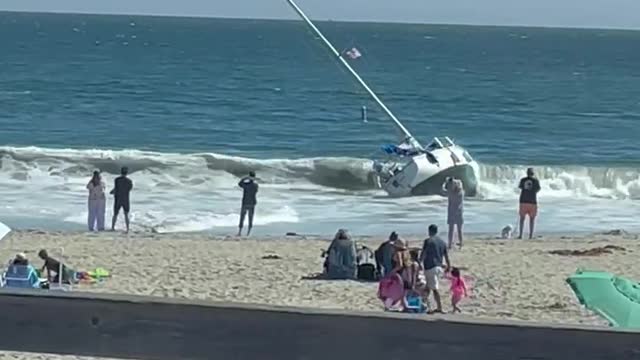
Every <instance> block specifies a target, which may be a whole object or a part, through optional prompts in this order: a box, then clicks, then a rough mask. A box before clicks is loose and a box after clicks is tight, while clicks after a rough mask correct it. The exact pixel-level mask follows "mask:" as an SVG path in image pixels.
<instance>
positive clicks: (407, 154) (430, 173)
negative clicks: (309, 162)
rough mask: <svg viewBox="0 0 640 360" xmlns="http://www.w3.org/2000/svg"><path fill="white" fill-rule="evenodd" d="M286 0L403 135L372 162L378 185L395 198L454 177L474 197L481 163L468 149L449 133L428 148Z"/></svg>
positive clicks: (438, 188) (434, 188)
mask: <svg viewBox="0 0 640 360" xmlns="http://www.w3.org/2000/svg"><path fill="white" fill-rule="evenodd" d="M286 1H287V2H288V3H289V5H290V6H291V8H293V10H294V11H295V12H296V13H297V14H298V15H299V16H300V18H302V20H303V21H304V22H305V23H306V24H307V26H308V27H309V28H310V29H311V31H313V32H314V33H315V34H316V36H317V37H318V38H320V40H322V43H323V44H324V45H325V46H326V47H327V48H328V49H329V50H330V51H331V52H332V53H333V55H335V57H336V59H337V60H338V62H339V63H340V64H341V65H342V66H343V67H344V68H345V69H346V70H347V72H348V73H349V74H351V76H353V78H354V79H355V80H356V82H357V83H358V84H359V85H360V86H361V87H362V88H363V89H364V90H365V91H366V92H367V93H368V94H369V96H370V97H371V98H372V99H373V101H374V102H375V103H376V104H377V105H378V106H379V107H380V109H382V111H383V112H384V113H385V114H386V115H387V117H388V118H389V119H390V120H391V121H392V122H393V123H394V125H395V126H396V128H397V129H398V130H399V131H400V132H401V133H402V134H403V138H402V140H401V141H400V142H399V143H398V144H389V145H385V146H383V147H382V150H383V151H384V153H385V154H386V158H385V159H384V160H374V161H373V163H372V167H373V171H374V173H375V174H376V178H377V182H378V185H379V187H380V188H382V189H384V191H386V192H387V193H388V194H389V195H390V196H393V197H403V196H418V195H441V194H442V193H443V184H444V183H445V182H446V181H447V179H449V178H455V179H458V180H461V181H462V184H463V187H464V190H465V192H466V194H467V195H468V196H475V194H476V192H477V187H478V181H477V177H476V173H477V169H478V164H477V163H476V161H475V160H474V159H473V158H472V157H471V155H470V154H469V152H467V150H465V149H464V148H463V147H462V146H460V145H457V144H455V143H454V142H453V140H451V139H450V138H449V137H448V136H444V137H442V138H438V137H435V138H433V139H432V140H431V142H430V143H429V144H428V145H427V146H426V147H425V146H422V144H421V143H420V142H419V141H418V140H417V139H416V138H415V137H414V136H413V135H412V134H411V133H410V132H409V130H408V129H407V128H406V127H405V126H404V125H403V124H402V123H401V122H400V120H398V118H397V117H396V116H395V115H394V114H393V113H392V112H391V110H389V108H388V107H387V106H386V105H385V104H384V103H383V102H382V100H380V98H379V97H378V95H376V93H375V92H373V90H371V88H370V87H369V86H368V85H367V84H366V83H365V81H364V80H363V79H362V78H361V77H360V75H359V74H358V73H357V72H356V71H355V70H354V69H353V68H352V67H351V65H349V62H348V61H347V60H346V59H345V58H344V57H343V54H342V53H340V52H338V51H337V50H336V48H335V47H334V46H333V44H331V42H330V41H329V40H328V39H327V38H326V37H325V36H324V34H322V32H321V31H320V30H319V29H318V28H317V27H316V25H315V24H314V23H313V22H312V21H311V20H310V19H309V17H308V16H307V15H306V14H305V13H304V12H303V11H302V9H301V8H300V7H299V6H298V5H297V4H296V3H295V1H294V0H286Z"/></svg>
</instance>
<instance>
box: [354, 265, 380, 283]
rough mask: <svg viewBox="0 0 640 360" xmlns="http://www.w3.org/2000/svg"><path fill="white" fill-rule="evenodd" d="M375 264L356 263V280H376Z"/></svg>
mask: <svg viewBox="0 0 640 360" xmlns="http://www.w3.org/2000/svg"><path fill="white" fill-rule="evenodd" d="M376 278H377V276H376V266H375V265H373V264H361V265H358V280H364V281H376V280H377V279H376Z"/></svg>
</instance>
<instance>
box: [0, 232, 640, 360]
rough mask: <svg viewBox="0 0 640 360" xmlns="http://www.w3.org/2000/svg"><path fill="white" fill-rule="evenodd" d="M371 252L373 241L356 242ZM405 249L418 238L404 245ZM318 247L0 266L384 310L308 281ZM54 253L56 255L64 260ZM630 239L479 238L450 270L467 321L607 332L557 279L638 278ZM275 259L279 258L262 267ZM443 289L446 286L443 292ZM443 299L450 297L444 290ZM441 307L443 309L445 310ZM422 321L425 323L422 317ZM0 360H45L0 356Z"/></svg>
mask: <svg viewBox="0 0 640 360" xmlns="http://www.w3.org/2000/svg"><path fill="white" fill-rule="evenodd" d="M360 242H361V243H362V244H366V245H368V246H370V247H371V248H375V246H376V245H377V242H378V241H374V240H373V239H360ZM409 242H410V245H411V246H415V247H419V246H420V245H421V240H420V239H419V238H417V237H414V238H410V240H409ZM606 245H616V246H618V247H622V248H624V250H612V251H611V253H605V254H601V255H598V256H561V255H552V254H550V253H549V251H551V250H587V249H591V248H596V247H601V246H606ZM327 246H328V241H326V240H322V239H299V238H298V239H294V238H287V239H277V238H260V239H235V238H228V239H222V238H213V237H209V236H207V235H203V234H166V235H159V234H151V233H140V234H131V235H125V234H122V233H104V234H85V233H51V232H39V231H21V232H14V233H12V234H10V235H9V237H8V238H7V239H5V240H3V243H2V244H1V245H0V249H1V250H0V259H6V260H9V259H10V258H11V257H12V256H13V255H14V254H15V253H16V252H25V253H26V254H27V256H29V258H30V259H31V260H32V262H33V263H35V264H36V265H38V266H39V265H40V264H41V261H40V260H38V259H37V258H36V254H37V252H38V250H39V249H41V248H46V249H48V250H49V252H50V254H51V255H52V256H53V257H62V258H63V259H64V261H65V262H66V263H67V264H69V265H70V266H71V267H73V268H74V269H76V270H90V269H93V268H96V267H104V268H107V269H109V270H110V271H111V272H112V277H111V278H110V279H108V280H106V281H104V282H102V283H98V284H93V285H80V286H78V287H76V289H75V290H77V291H92V292H102V293H127V294H140V295H151V296H164V297H180V298H195V299H207V300H213V301H236V302H249V303H262V304H273V305H294V306H303V307H315V308H336V309H353V310H373V311H382V307H381V303H380V302H379V300H378V299H377V298H376V290H377V284H375V283H363V282H355V281H326V280H310V279H308V277H313V275H314V274H317V273H318V272H320V271H321V269H322V261H323V259H322V258H321V257H320V254H321V251H322V250H323V249H325V248H326V247H327ZM60 249H64V252H63V253H62V252H61V250H60ZM639 253H640V242H639V241H638V236H637V235H628V234H624V233H623V234H603V235H588V236H563V237H561V236H547V237H545V238H541V239H538V240H535V241H523V240H490V239H487V238H482V237H477V238H476V239H475V240H471V241H468V242H467V243H466V244H465V247H464V249H462V250H456V251H454V252H453V253H452V256H451V257H452V262H453V264H454V266H459V267H462V268H463V269H465V270H464V271H463V274H464V275H467V276H471V277H473V278H474V279H475V280H474V283H473V289H472V291H471V294H470V295H471V296H470V297H469V298H467V299H464V300H463V303H462V309H463V311H464V312H465V313H466V314H471V315H473V316H477V317H483V318H500V319H515V320H530V321H544V322H554V323H565V324H595V325H605V322H603V321H602V320H601V319H599V318H598V317H597V316H595V315H593V314H591V313H590V312H588V311H587V310H585V309H583V308H582V307H581V306H580V305H579V304H578V302H577V300H576V299H575V296H574V295H573V293H572V291H571V289H570V288H569V287H568V286H567V285H566V284H565V278H566V277H567V276H568V275H570V274H571V273H573V272H574V271H575V270H576V269H577V268H586V269H594V270H596V269H598V270H606V271H610V272H614V273H617V274H621V275H625V276H627V277H630V278H634V279H640V267H638V266H637V257H638V254H639ZM268 255H277V257H278V259H264V258H263V257H264V256H268ZM444 288H445V289H446V285H445V286H444ZM445 299H448V292H447V291H446V290H445ZM448 308H449V306H448V304H447V302H446V301H445V310H447V309H448ZM425 316H426V315H425ZM0 358H2V359H4V358H7V359H10V358H14V359H18V358H20V359H23V358H34V359H43V358H73V357H47V356H45V355H28V356H27V357H25V355H24V354H19V353H0Z"/></svg>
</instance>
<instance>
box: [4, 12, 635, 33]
mask: <svg viewBox="0 0 640 360" xmlns="http://www.w3.org/2000/svg"><path fill="white" fill-rule="evenodd" d="M2 14H24V15H31V14H34V15H86V16H97V17H102V16H104V17H127V18H168V19H191V20H203V19H204V20H217V21H256V22H292V23H293V22H302V21H301V20H297V19H296V18H294V17H293V16H292V17H291V18H244V17H235V16H215V15H195V14H184V15H180V14H178V15H170V14H127V13H102V14H101V13H94V12H84V11H25V10H0V15H2ZM316 22H317V23H339V24H354V25H393V26H425V27H449V26H453V27H474V28H476V27H477V28H511V29H519V30H522V29H531V30H572V31H575V30H585V31H593V30H597V31H612V32H637V31H640V27H637V28H618V27H580V26H556V25H528V24H463V23H446V22H429V23H420V22H400V21H389V20H386V21H381V20H357V19H349V20H343V19H340V20H332V19H322V20H316Z"/></svg>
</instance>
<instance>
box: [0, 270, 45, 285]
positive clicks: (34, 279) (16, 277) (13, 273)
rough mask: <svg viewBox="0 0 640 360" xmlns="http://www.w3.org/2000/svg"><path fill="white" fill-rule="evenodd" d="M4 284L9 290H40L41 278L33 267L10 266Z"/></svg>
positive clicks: (5, 274)
mask: <svg viewBox="0 0 640 360" xmlns="http://www.w3.org/2000/svg"><path fill="white" fill-rule="evenodd" d="M2 283H3V287H7V288H22V289H40V278H39V277H38V273H37V272H36V269H34V268H33V266H31V265H9V266H8V267H7V270H6V271H5V272H4V274H3V281H2Z"/></svg>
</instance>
